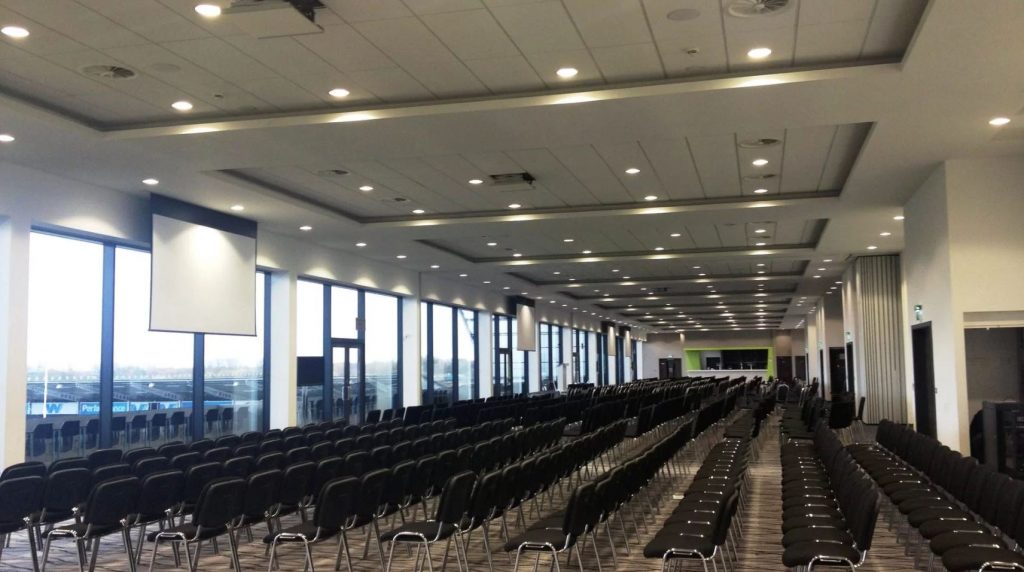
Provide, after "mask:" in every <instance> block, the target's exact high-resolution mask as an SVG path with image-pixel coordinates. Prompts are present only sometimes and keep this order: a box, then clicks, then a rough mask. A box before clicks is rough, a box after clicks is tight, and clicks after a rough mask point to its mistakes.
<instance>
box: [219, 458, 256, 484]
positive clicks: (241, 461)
mask: <svg viewBox="0 0 1024 572" xmlns="http://www.w3.org/2000/svg"><path fill="white" fill-rule="evenodd" d="M223 465H224V469H223V470H222V471H221V474H222V475H224V476H225V477H238V478H241V479H247V478H249V475H250V474H251V473H252V472H253V469H255V468H256V460H255V459H253V458H252V457H232V458H230V459H228V460H227V461H224V463H223Z"/></svg>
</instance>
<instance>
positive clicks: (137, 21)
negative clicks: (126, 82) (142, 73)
mask: <svg viewBox="0 0 1024 572" xmlns="http://www.w3.org/2000/svg"><path fill="white" fill-rule="evenodd" d="M78 2H79V3H80V4H84V5H85V6H87V7H88V8H90V9H92V10H95V11H96V12H98V13H100V14H103V15H104V16H105V17H107V18H110V19H111V20H113V21H114V22H117V23H118V24H120V25H121V26H124V27H125V28H127V29H129V30H131V31H132V32H135V33H136V34H138V35H140V36H142V37H143V38H146V39H147V40H149V41H151V42H172V41H180V40H195V39H199V38H205V37H208V36H209V35H210V33H209V32H207V31H206V30H204V29H203V28H201V27H199V26H197V25H195V24H193V23H192V22H191V21H189V20H188V19H186V18H184V17H182V16H181V15H180V14H178V13H176V12H175V11H173V10H171V9H170V8H167V7H166V6H164V5H163V4H160V3H159V2H156V1H154V0H78Z"/></svg>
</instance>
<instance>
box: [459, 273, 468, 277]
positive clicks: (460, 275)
mask: <svg viewBox="0 0 1024 572" xmlns="http://www.w3.org/2000/svg"><path fill="white" fill-rule="evenodd" d="M466 276H469V274H459V278H465V277H466Z"/></svg>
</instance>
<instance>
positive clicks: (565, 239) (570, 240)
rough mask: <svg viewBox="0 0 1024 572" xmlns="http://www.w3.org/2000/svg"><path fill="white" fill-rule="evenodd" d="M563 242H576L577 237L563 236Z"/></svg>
mask: <svg viewBox="0 0 1024 572" xmlns="http://www.w3.org/2000/svg"><path fill="white" fill-rule="evenodd" d="M562 242H576V239H574V238H563V239H562Z"/></svg>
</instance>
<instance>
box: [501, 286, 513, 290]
mask: <svg viewBox="0 0 1024 572" xmlns="http://www.w3.org/2000/svg"><path fill="white" fill-rule="evenodd" d="M501 289H502V290H510V289H511V287H510V286H502V287H501Z"/></svg>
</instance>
